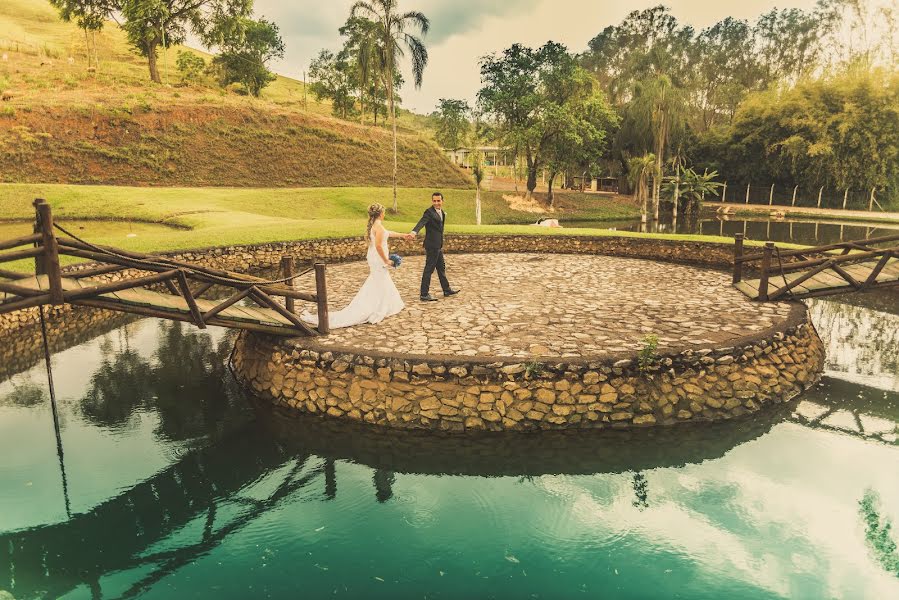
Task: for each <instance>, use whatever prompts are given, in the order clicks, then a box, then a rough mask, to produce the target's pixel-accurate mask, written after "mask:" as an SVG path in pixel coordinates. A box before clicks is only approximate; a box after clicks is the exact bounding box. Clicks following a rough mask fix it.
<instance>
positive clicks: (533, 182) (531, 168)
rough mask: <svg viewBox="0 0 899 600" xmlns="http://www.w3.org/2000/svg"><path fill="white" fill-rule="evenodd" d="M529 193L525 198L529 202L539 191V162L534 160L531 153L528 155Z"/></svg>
mask: <svg viewBox="0 0 899 600" xmlns="http://www.w3.org/2000/svg"><path fill="white" fill-rule="evenodd" d="M527 159H528V185H527V187H528V191H527V194H525V197H526V198H528V199H529V200H530V199H531V198H532V197H533V196H534V190H535V189H537V161H536V160H534V159H533V158H532V157H531V155H530V153H529V154H528V157H527Z"/></svg>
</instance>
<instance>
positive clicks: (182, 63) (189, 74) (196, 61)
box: [175, 50, 206, 81]
mask: <svg viewBox="0 0 899 600" xmlns="http://www.w3.org/2000/svg"><path fill="white" fill-rule="evenodd" d="M175 65H176V66H177V67H178V71H180V72H181V78H182V79H183V80H184V81H194V80H196V79H198V78H199V77H200V75H201V74H202V73H203V71H204V70H205V69H206V61H205V60H203V57H202V56H199V55H198V54H194V53H193V52H190V51H189V50H179V51H178V59H177V60H176V61H175Z"/></svg>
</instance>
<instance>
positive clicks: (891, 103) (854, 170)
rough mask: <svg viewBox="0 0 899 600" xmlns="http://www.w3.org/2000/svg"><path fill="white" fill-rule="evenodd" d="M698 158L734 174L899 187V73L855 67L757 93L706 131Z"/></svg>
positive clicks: (814, 184) (831, 185) (745, 178)
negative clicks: (724, 124) (723, 124)
mask: <svg viewBox="0 0 899 600" xmlns="http://www.w3.org/2000/svg"><path fill="white" fill-rule="evenodd" d="M696 157H697V162H698V163H699V164H700V165H703V166H708V167H709V168H717V169H718V170H719V171H721V172H723V173H726V174H727V176H728V178H729V179H730V180H731V181H734V180H737V181H759V180H765V181H771V182H779V183H782V184H785V185H792V184H795V183H799V184H800V185H806V186H810V187H818V186H824V187H826V188H831V189H839V190H843V189H846V188H851V189H855V190H865V191H867V190H870V189H871V188H872V187H877V188H880V189H882V188H888V189H890V190H892V191H893V192H894V193H895V190H896V189H897V188H899V74H897V73H887V72H883V71H877V70H875V71H873V72H867V71H850V72H847V73H843V74H841V75H839V76H835V77H831V78H821V79H816V80H808V81H803V82H801V83H799V84H797V85H796V86H795V87H793V88H792V89H787V90H771V91H767V92H760V93H757V94H753V95H752V96H750V97H749V98H747V100H746V101H745V102H744V103H743V104H742V105H741V106H740V109H739V110H738V111H737V114H736V116H735V117H734V122H733V124H732V125H731V126H730V127H728V128H726V129H723V130H721V131H716V132H714V133H711V134H709V135H707V136H704V137H703V138H702V143H701V145H700V147H699V148H698V151H697V153H696Z"/></svg>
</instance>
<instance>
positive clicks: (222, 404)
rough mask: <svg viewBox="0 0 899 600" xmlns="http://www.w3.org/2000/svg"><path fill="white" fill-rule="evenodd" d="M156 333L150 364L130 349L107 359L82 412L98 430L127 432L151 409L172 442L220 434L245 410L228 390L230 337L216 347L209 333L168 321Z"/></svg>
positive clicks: (94, 378)
mask: <svg viewBox="0 0 899 600" xmlns="http://www.w3.org/2000/svg"><path fill="white" fill-rule="evenodd" d="M158 333H159V341H158V346H157V350H156V354H155V356H154V360H152V361H150V360H147V359H145V358H144V357H142V356H141V355H140V354H139V353H137V352H135V351H133V350H130V349H124V350H122V351H120V352H118V353H110V354H109V355H108V356H110V358H108V359H107V360H104V362H103V364H102V365H101V367H100V368H99V369H98V370H97V371H96V372H95V373H94V374H93V375H92V376H91V383H90V387H89V389H88V391H87V393H86V394H85V396H84V397H83V398H82V400H81V411H82V413H83V414H84V416H85V417H86V418H87V419H89V420H90V421H92V422H93V423H96V424H97V425H101V426H105V427H127V426H128V425H129V423H130V421H131V418H132V415H134V414H135V411H137V410H140V409H146V410H151V411H152V412H154V413H155V414H156V415H158V417H159V427H158V429H157V434H158V435H159V436H160V437H161V438H163V439H168V440H172V441H180V440H188V439H192V438H196V437H202V436H206V435H209V434H210V433H214V432H216V431H219V430H220V428H221V427H222V426H223V425H224V423H227V422H228V421H229V419H228V418H227V416H228V414H229V413H230V412H231V411H232V410H235V409H236V410H241V409H242V404H241V403H238V402H235V398H237V397H238V395H236V394H233V393H229V391H230V390H227V389H226V386H228V385H229V384H230V383H231V378H230V376H229V375H228V374H227V373H226V365H225V363H226V360H227V356H228V353H229V352H230V343H231V341H230V337H228V336H226V337H225V338H224V339H222V340H221V341H220V342H219V343H218V345H215V344H214V342H213V340H212V338H211V336H210V335H209V334H208V333H206V332H194V331H192V330H190V329H189V328H188V327H185V326H184V325H183V324H182V323H179V322H170V321H160V322H159V329H158Z"/></svg>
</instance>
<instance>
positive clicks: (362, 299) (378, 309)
mask: <svg viewBox="0 0 899 600" xmlns="http://www.w3.org/2000/svg"><path fill="white" fill-rule="evenodd" d="M381 245H382V247H383V249H384V254H388V252H387V232H386V231H385V232H384V241H383V242H382V244H381ZM366 260H368V278H367V279H366V280H365V283H363V284H362V287H361V288H359V291H358V292H357V293H356V296H355V297H354V298H353V299H352V300H351V301H350V303H349V304H348V305H347V306H346V308H343V309H341V310H338V311H337V312H332V313H329V314H328V325H329V326H330V328H331V329H337V328H340V327H352V326H353V325H361V324H362V323H379V322H380V321H382V320H383V319H385V318H387V317H389V316H391V315H395V314H397V313H398V312H400V311H401V310H403V308H404V307H405V306H406V305H405V304H404V303H403V299H402V298H400V293H399V291H398V290H397V289H396V284H394V283H393V278H392V277H391V276H390V269H391V267H385V266H384V261H383V260H382V259H381V257H380V256H379V255H378V251H377V249H376V248H375V232H374V231H372V232H371V239H370V240H369V244H368V254H367V255H366ZM302 319H303V320H304V321H307V322H309V323H312V324H314V325H318V316H317V315H314V314H310V313H304V314H303V315H302Z"/></svg>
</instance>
